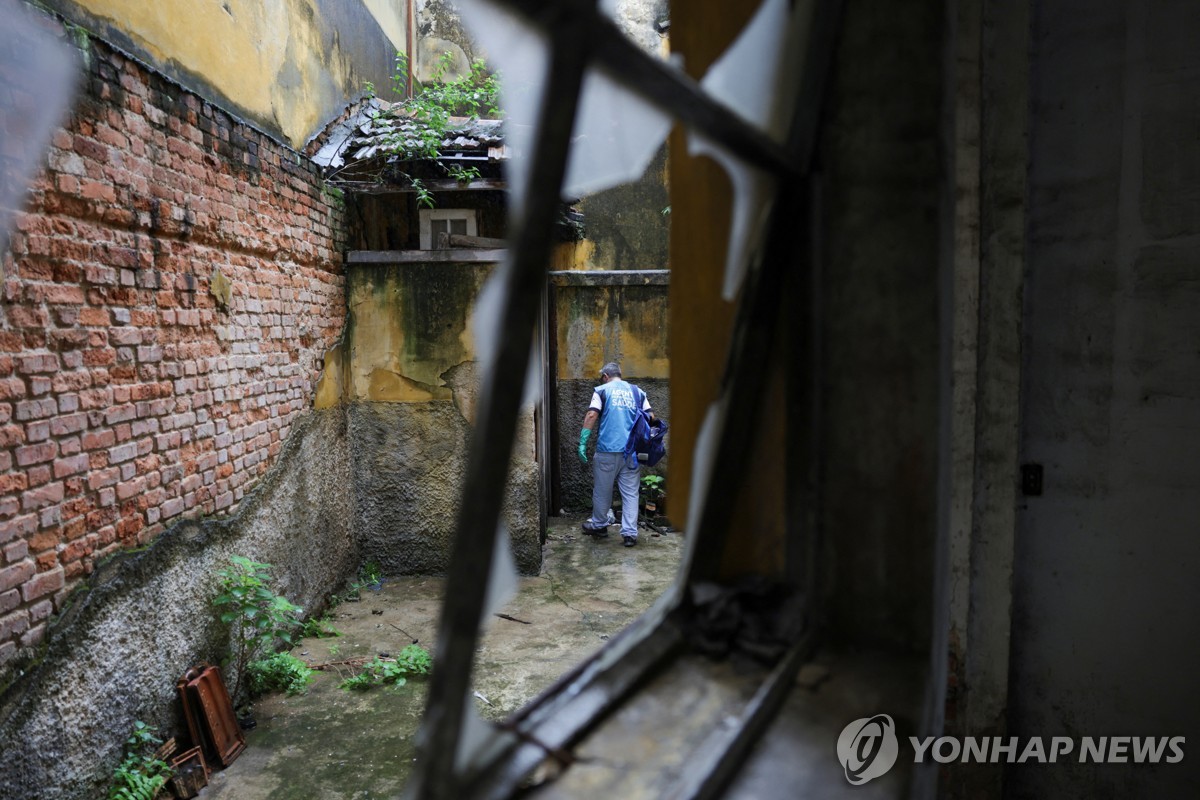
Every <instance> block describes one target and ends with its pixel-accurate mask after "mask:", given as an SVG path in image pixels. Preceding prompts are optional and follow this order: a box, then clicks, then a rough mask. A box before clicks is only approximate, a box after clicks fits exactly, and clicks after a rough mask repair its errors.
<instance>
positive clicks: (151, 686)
mask: <svg viewBox="0 0 1200 800" xmlns="http://www.w3.org/2000/svg"><path fill="white" fill-rule="evenodd" d="M346 416H347V415H346V413H345V410H343V409H333V410H328V411H323V412H317V413H315V414H314V413H310V414H306V415H304V416H302V417H300V418H299V419H298V420H297V421H296V422H295V423H294V425H293V427H292V432H291V434H290V435H289V436H288V438H287V441H286V443H285V445H284V450H283V452H282V453H281V455H280V457H279V460H278V462H277V465H276V466H275V467H274V468H272V470H271V471H270V472H269V473H268V474H267V476H266V477H265V478H264V479H263V480H262V481H261V482H260V483H259V484H258V486H257V488H256V489H255V491H254V493H253V494H251V495H249V496H248V497H247V499H246V500H245V501H243V503H242V504H241V505H240V506H239V507H238V510H237V511H236V512H235V513H234V514H233V515H231V516H229V517H225V518H210V519H199V520H185V521H181V522H179V523H177V524H175V525H173V526H172V527H171V528H169V529H168V530H167V531H166V532H165V533H163V534H162V535H161V536H160V537H159V538H158V539H156V540H155V541H154V543H153V544H152V545H150V546H149V547H147V548H146V549H144V550H140V551H133V552H126V553H123V554H122V555H120V556H118V557H116V558H114V559H113V560H111V561H109V562H107V563H105V564H103V565H102V566H100V567H99V568H98V569H97V570H96V572H95V573H94V574H93V575H92V576H91V577H90V578H89V580H88V581H87V582H86V583H85V584H83V585H82V586H81V587H80V589H78V590H77V591H76V592H75V593H74V594H73V595H72V597H71V599H70V601H69V604H68V606H67V608H66V610H65V611H64V612H63V613H62V614H60V615H59V616H58V617H57V618H56V619H55V621H54V622H53V624H52V625H51V628H50V632H49V634H48V636H47V637H46V639H45V640H44V642H43V645H42V647H41V648H40V651H39V654H38V659H37V660H36V661H35V662H32V663H27V664H25V665H24V666H23V668H22V669H20V670H19V671H15V672H14V673H13V674H14V677H15V680H14V681H13V682H12V683H10V684H9V685H8V686H5V687H4V688H3V690H2V692H0V752H2V753H4V758H3V759H0V786H2V787H4V788H3V790H2V791H3V796H4V797H5V798H6V800H45V799H46V798H91V797H99V796H101V794H102V793H103V788H104V786H105V784H106V782H107V780H108V778H109V776H110V775H111V772H112V769H113V768H114V767H115V766H116V764H117V762H118V761H119V760H120V758H121V748H122V744H123V741H124V739H125V737H126V736H128V735H129V732H130V730H131V729H132V727H133V724H134V722H135V721H136V720H139V719H140V720H143V721H145V722H147V723H150V724H154V725H157V726H159V727H160V728H161V729H162V730H163V731H164V732H171V733H174V732H180V731H182V730H184V727H183V724H182V716H181V711H180V708H179V704H178V701H177V694H176V690H175V681H176V680H177V679H178V678H179V676H180V675H181V674H183V672H184V671H185V670H186V669H187V668H189V667H190V666H192V665H193V664H195V663H197V662H198V661H202V660H203V661H209V662H214V663H215V662H217V661H218V660H219V659H221V658H222V657H223V656H224V655H225V654H226V653H227V643H228V640H227V638H226V632H225V629H224V628H223V626H221V625H220V623H219V622H218V621H217V617H216V614H215V613H214V611H213V609H212V606H211V602H212V599H213V597H215V596H216V594H217V575H216V572H217V570H219V569H222V568H223V567H225V566H227V565H228V563H229V557H230V556H231V555H234V554H237V555H244V556H248V557H250V558H253V559H255V560H259V561H265V562H268V563H271V564H273V565H274V566H275V569H274V571H273V572H274V574H275V575H276V576H277V577H278V586H277V591H279V593H280V594H283V595H285V596H286V597H287V598H288V599H289V600H291V601H292V602H294V603H296V604H298V605H300V606H302V607H303V608H305V609H306V610H307V611H312V610H314V609H316V608H319V607H320V606H321V605H322V604H323V603H324V602H325V600H326V598H327V596H328V594H329V593H330V592H331V591H332V590H334V589H335V588H336V587H337V586H338V585H339V584H341V582H342V581H343V580H344V579H345V577H346V575H348V574H350V573H351V572H352V571H353V569H354V568H355V566H356V565H357V564H358V562H359V549H358V545H357V543H356V542H355V537H354V531H353V526H352V521H353V519H354V515H353V513H352V505H353V501H354V498H353V495H352V493H350V492H348V491H346V487H347V486H349V485H350V480H351V470H350V459H349V453H350V448H349V446H348V437H347V427H346ZM226 677H227V679H228V678H229V677H230V676H226Z"/></svg>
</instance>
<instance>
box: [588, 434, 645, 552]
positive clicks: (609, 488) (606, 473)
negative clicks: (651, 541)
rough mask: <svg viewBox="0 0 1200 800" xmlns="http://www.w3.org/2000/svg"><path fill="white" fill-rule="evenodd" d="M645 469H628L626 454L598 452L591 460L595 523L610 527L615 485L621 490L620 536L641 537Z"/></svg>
mask: <svg viewBox="0 0 1200 800" xmlns="http://www.w3.org/2000/svg"><path fill="white" fill-rule="evenodd" d="M641 473H642V468H641V465H640V464H637V463H636V462H635V464H634V467H633V469H629V468H628V467H626V466H625V454H624V453H596V456H595V458H593V459H592V478H593V481H592V520H591V521H592V524H593V525H607V524H608V512H609V510H610V509H611V508H612V495H613V483H614V482H615V483H616V484H617V486H618V488H619V489H620V490H621V535H622V536H633V537H634V538H637V535H638V526H637V518H638V487H639V486H640V484H641V482H640V478H641Z"/></svg>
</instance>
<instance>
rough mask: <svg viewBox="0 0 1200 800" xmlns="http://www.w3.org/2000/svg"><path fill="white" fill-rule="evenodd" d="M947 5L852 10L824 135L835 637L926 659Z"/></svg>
mask: <svg viewBox="0 0 1200 800" xmlns="http://www.w3.org/2000/svg"><path fill="white" fill-rule="evenodd" d="M943 35H944V19H943V8H942V7H941V5H940V4H938V3H920V4H915V5H914V4H903V5H902V4H894V3H869V2H848V3H846V8H845V12H844V15H843V23H842V30H841V31H840V33H839V41H838V46H837V50H836V55H835V62H834V65H833V74H832V83H831V85H830V92H831V94H830V95H829V99H828V101H827V107H828V112H827V113H828V122H827V126H826V128H825V130H824V131H823V133H822V136H823V143H822V145H821V155H820V157H819V158H820V162H821V164H822V168H823V172H824V179H823V185H824V198H823V199H824V215H825V222H826V226H827V231H828V233H827V240H826V246H825V254H824V266H823V272H822V276H821V284H822V297H823V308H822V311H821V314H822V317H823V322H822V333H823V348H822V352H821V356H820V360H821V363H822V365H823V372H824V385H823V386H822V389H821V401H820V402H821V407H822V409H823V411H822V413H823V424H822V430H821V433H820V436H821V437H822V443H821V456H820V460H821V464H820V470H821V474H822V482H821V489H820V491H821V495H822V498H821V504H822V508H821V520H820V526H821V530H822V535H823V536H824V543H825V555H824V559H823V560H824V563H823V571H824V573H825V575H824V578H825V580H826V587H825V588H826V595H827V599H828V610H829V622H830V623H831V624H830V633H831V635H833V636H834V637H835V638H839V639H846V640H850V641H856V642H859V643H863V642H875V643H888V644H893V645H899V646H901V647H904V648H914V649H921V648H923V647H924V646H925V645H926V644H927V643H928V641H929V635H930V625H931V619H932V613H933V612H932V606H931V602H930V598H931V596H932V593H931V589H930V587H931V585H932V581H933V548H934V541H935V531H936V476H937V459H938V416H937V409H938V402H937V401H938V380H939V374H938V366H939V365H938V303H937V298H938V291H939V289H938V275H939V268H938V263H939V255H940V254H939V246H940V242H939V236H940V234H939V228H938V224H939V215H938V204H939V200H940V198H939V181H940V179H941V164H940V155H939V147H940V141H939V136H940V133H941V131H940V119H939V115H940V113H941V103H942V101H943V96H942V93H943V91H944V87H943V74H944V73H943V69H942V67H943V64H942V55H941V46H942V37H943Z"/></svg>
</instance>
